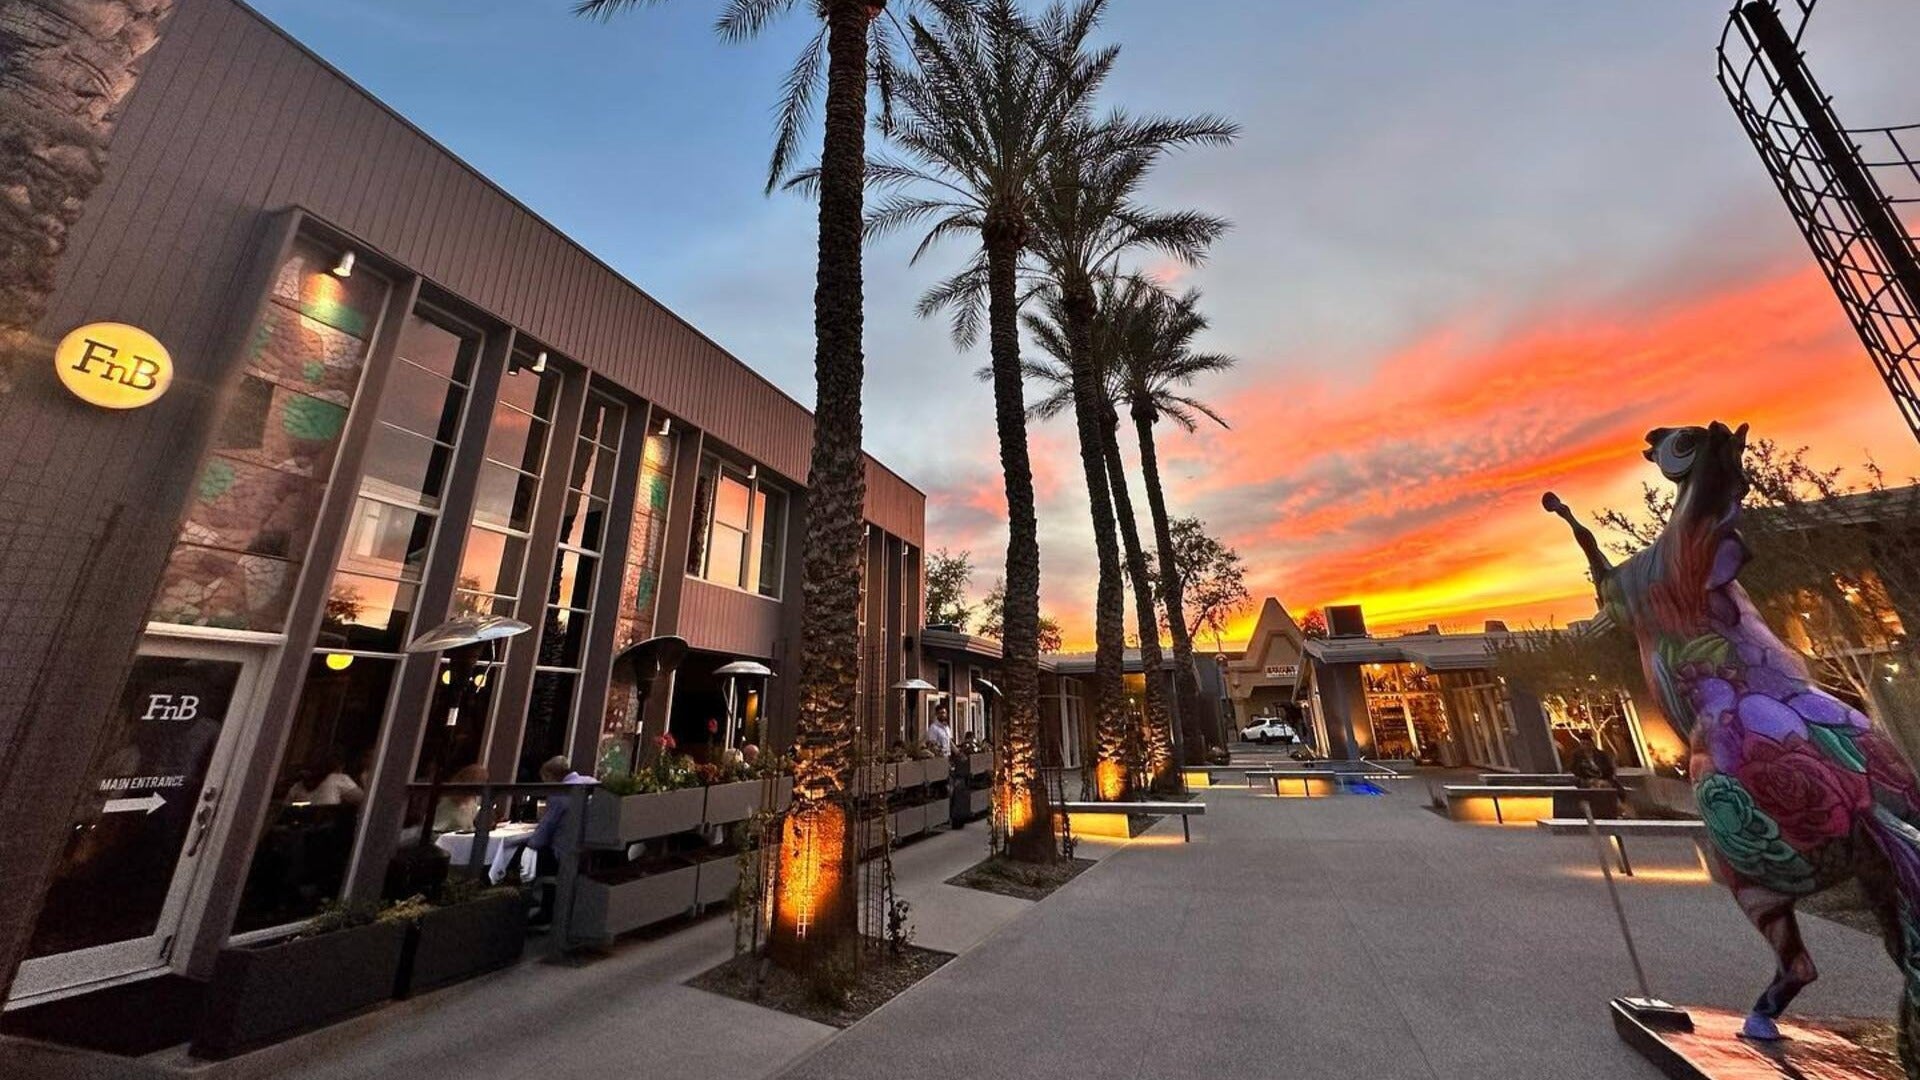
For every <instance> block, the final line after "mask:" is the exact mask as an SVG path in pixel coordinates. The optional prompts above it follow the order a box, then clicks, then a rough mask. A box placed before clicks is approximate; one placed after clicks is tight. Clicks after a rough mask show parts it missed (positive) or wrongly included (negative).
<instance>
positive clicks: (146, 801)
mask: <svg viewBox="0 0 1920 1080" xmlns="http://www.w3.org/2000/svg"><path fill="white" fill-rule="evenodd" d="M165 805H167V800H166V799H164V798H162V797H161V796H160V795H159V794H158V793H157V792H156V793H154V794H152V795H145V796H142V797H141V798H138V799H108V800H107V805H106V806H105V807H104V810H105V812H106V813H109V814H132V813H143V814H151V813H153V812H154V811H155V810H158V809H160V808H161V807H163V806H165Z"/></svg>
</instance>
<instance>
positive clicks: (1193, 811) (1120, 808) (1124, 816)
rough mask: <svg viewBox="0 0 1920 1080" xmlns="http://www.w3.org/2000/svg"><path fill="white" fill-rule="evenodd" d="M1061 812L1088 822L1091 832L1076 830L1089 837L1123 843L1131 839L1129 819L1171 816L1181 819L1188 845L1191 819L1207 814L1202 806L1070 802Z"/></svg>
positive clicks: (1191, 836) (1182, 831)
mask: <svg viewBox="0 0 1920 1080" xmlns="http://www.w3.org/2000/svg"><path fill="white" fill-rule="evenodd" d="M1060 809H1061V810H1062V811H1064V812H1065V813H1066V814H1067V816H1068V817H1084V818H1089V819H1091V823H1092V824H1093V826H1094V827H1093V828H1091V829H1087V828H1079V827H1078V826H1076V827H1075V828H1076V830H1077V831H1079V832H1082V833H1085V834H1086V835H1088V836H1116V837H1119V838H1120V839H1122V840H1131V839H1133V825H1132V817H1133V815H1134V814H1158V815H1161V816H1167V815H1174V816H1178V817H1179V818H1180V835H1181V836H1182V837H1184V838H1185V840H1186V842H1187V843H1192V842H1193V826H1192V824H1191V822H1192V821H1193V819H1194V818H1195V817H1197V816H1199V815H1201V814H1204V813H1206V812H1207V804H1206V803H1201V802H1069V803H1061V804H1060Z"/></svg>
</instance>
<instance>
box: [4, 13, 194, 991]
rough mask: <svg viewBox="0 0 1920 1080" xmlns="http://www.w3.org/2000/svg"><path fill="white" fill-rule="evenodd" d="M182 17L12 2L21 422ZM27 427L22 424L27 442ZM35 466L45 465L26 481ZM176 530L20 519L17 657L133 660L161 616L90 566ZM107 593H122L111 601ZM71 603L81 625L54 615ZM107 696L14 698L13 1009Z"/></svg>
mask: <svg viewBox="0 0 1920 1080" xmlns="http://www.w3.org/2000/svg"><path fill="white" fill-rule="evenodd" d="M173 8H174V0H25V2H20V0H4V2H0V397H5V398H9V399H11V404H10V405H9V406H8V408H9V409H10V410H11V411H12V413H13V415H14V419H16V420H19V419H20V418H22V417H30V416H31V415H32V414H33V413H34V411H35V410H36V408H37V407H38V406H37V402H36V400H34V399H32V398H31V397H30V393H31V392H32V391H33V389H34V388H35V387H36V386H52V387H53V389H51V390H49V391H47V392H48V393H52V394H57V395H60V396H62V397H64V396H65V394H64V392H63V391H61V390H60V389H58V384H57V383H55V382H54V380H53V378H52V372H51V370H48V369H50V368H51V354H52V351H53V350H52V343H51V342H50V341H48V340H47V339H46V338H45V337H44V336H42V335H41V322H42V320H43V319H44V318H45V317H46V314H47V308H48V304H49V301H50V300H51V298H52V295H53V287H54V279H55V272H56V270H57V268H58V265H59V260H60V257H61V255H62V254H64V253H65V251H66V248H67V244H68V239H69V233H70V231H71V230H72V228H73V226H74V224H75V223H76V222H78V221H79V220H80V215H81V213H82V211H83V209H84V208H85V206H86V205H87V202H88V200H89V198H90V197H91V196H92V195H93V194H94V192H95V190H96V189H97V188H98V187H99V185H100V181H101V178H102V177H103V176H104V175H105V172H106V167H107V155H108V150H109V148H110V147H111V144H112V142H113V136H114V132H115V130H116V129H117V127H118V126H119V121H120V117H121V112H122V109H123V108H124V106H125V104H126V101H127V98H128V96H129V95H130V94H132V92H133V90H134V88H135V87H136V86H137V85H139V81H140V74H141V69H142V67H143V65H144V61H145V58H146V56H147V54H148V53H149V52H151V51H152V50H153V47H154V46H155V45H156V44H158V43H159V41H160V38H161V35H162V33H163V32H164V30H165V26H166V20H167V18H168V16H169V15H170V14H171V13H172V11H173ZM41 364H46V365H47V369H42V370H43V371H44V376H43V377H42V378H40V379H39V380H31V379H29V380H25V381H24V382H21V383H20V385H19V386H17V385H16V382H17V380H16V378H15V374H16V372H20V371H24V370H27V367H28V366H29V365H31V366H35V367H37V366H39V365H41ZM201 416H202V419H204V412H202V414H201ZM24 422H25V421H24V420H21V422H20V423H13V424H10V425H9V429H10V430H11V431H15V432H17V431H19V430H21V428H22V424H23V423H24ZM177 434H178V436H179V439H180V445H182V446H186V447H194V446H197V445H198V441H197V440H198V439H200V438H202V437H203V436H204V429H203V428H202V429H201V430H181V431H179V432H178V433H177ZM188 452H191V451H188ZM26 461H30V462H31V464H30V465H27V466H23V467H18V471H17V472H16V471H14V466H18V465H19V462H26ZM19 462H15V463H14V466H10V467H9V469H8V471H7V472H5V473H4V474H0V489H4V490H5V501H6V502H7V503H8V505H9V506H13V505H14V504H15V501H16V499H18V500H19V501H20V502H22V503H26V504H28V505H31V504H32V503H33V502H35V501H36V500H34V499H33V498H32V497H30V496H27V497H22V496H21V491H22V489H23V486H26V485H31V486H35V487H38V486H41V485H44V484H45V483H46V476H47V474H46V470H45V463H44V461H41V460H39V459H34V458H33V457H32V455H27V456H25V457H22V458H19ZM162 471H163V473H164V472H165V470H162ZM182 479H184V478H182ZM156 498H157V499H159V498H163V496H161V495H156ZM39 501H44V500H39ZM95 509H96V510H97V509H99V508H95ZM176 524H177V523H175V522H171V521H168V522H166V523H164V524H156V523H155V522H154V521H153V519H152V518H151V517H149V518H147V519H145V521H144V522H143V523H142V525H141V526H137V527H134V528H128V527H127V526H126V524H125V522H124V520H123V519H122V515H121V514H120V513H119V510H118V508H117V507H109V508H107V509H106V510H105V511H104V512H90V513H80V512H78V510H74V511H73V512H70V513H66V514H64V515H61V516H59V518H58V520H56V521H51V522H49V521H44V520H38V519H36V520H29V519H28V517H27V516H26V515H25V514H24V512H22V513H21V514H14V513H11V512H10V513H9V516H8V520H7V521H6V525H7V526H8V538H9V542H8V543H7V544H6V545H4V547H5V548H6V549H7V550H6V552H5V554H6V556H7V557H6V558H5V559H4V565H5V567H6V569H7V574H6V575H5V576H6V578H7V580H8V581H10V582H15V583H16V585H15V587H14V588H13V589H12V591H11V592H10V593H9V595H8V600H9V602H10V603H11V604H12V606H13V607H14V608H15V609H16V610H17V611H20V612H23V613H40V614H44V615H45V616H46V617H44V618H19V619H15V620H13V621H12V622H11V623H10V624H9V626H8V632H9V634H11V635H12V638H11V640H10V641H9V652H10V655H11V656H14V657H24V656H33V657H38V658H39V668H40V671H41V674H42V675H43V676H47V675H49V674H50V673H61V672H80V671H96V670H98V669H99V668H100V667H101V664H102V658H103V657H106V656H107V655H108V654H109V653H112V652H113V651H114V650H115V649H123V651H120V652H119V656H120V657H123V658H124V657H125V656H126V655H128V654H129V653H131V652H132V648H133V646H132V642H133V639H134V638H135V636H136V635H137V634H138V632H139V627H140V625H141V622H142V619H143V616H144V615H145V613H146V606H145V603H144V601H143V600H137V601H134V602H131V603H129V602H128V600H127V596H128V594H130V593H133V594H137V595H141V596H144V594H143V593H139V591H138V586H135V585H131V584H130V583H128V582H127V581H125V580H117V581H116V580H112V579H113V574H112V573H111V572H110V571H107V572H102V573H99V574H97V575H96V574H95V573H93V572H92V571H91V570H90V569H89V567H90V566H95V567H97V566H101V565H104V566H108V567H110V566H112V565H113V561H112V558H107V559H104V560H100V561H99V562H96V556H98V555H99V554H100V553H101V552H103V551H105V552H109V553H111V554H112V555H115V556H117V555H124V554H128V553H130V552H131V551H134V550H144V551H151V550H154V549H153V547H151V546H150V545H152V544H158V543H164V542H166V541H165V540H164V539H162V538H161V537H160V536H158V535H156V532H157V531H162V530H164V532H165V536H166V538H171V536H172V535H173V529H174V528H175V527H176ZM129 536H133V537H134V539H133V541H132V542H131V543H130V542H129ZM134 543H137V544H139V545H140V546H139V547H137V548H136V547H134V546H133V544H134ZM123 577H124V575H123ZM20 582H33V583H34V587H33V588H27V587H26V586H24V585H19V584H18V583H20ZM148 584H150V582H148ZM103 595H106V596H114V597H117V599H115V600H113V602H102V596H103ZM62 605H64V610H65V611H67V612H68V613H70V614H81V615H82V618H81V619H79V620H75V621H70V620H69V619H68V618H66V617H58V618H56V617H54V616H55V614H56V612H58V611H60V610H62ZM109 643H112V644H111V645H109ZM16 681H17V682H18V683H21V684H28V683H29V680H27V679H25V678H22V679H19V680H16ZM105 697H106V692H105V691H103V689H102V688H101V687H100V686H98V685H94V686H85V685H82V686H76V685H73V684H72V683H70V682H69V683H63V682H62V680H61V679H60V678H57V677H53V678H43V679H39V680H32V681H31V683H30V685H20V686H15V687H13V688H12V692H10V693H8V694H7V695H6V696H5V700H4V701H0V761H5V762H6V763H7V766H8V767H7V768H4V769H0V811H4V813H0V817H3V818H4V820H5V821H6V822H7V831H8V833H9V837H8V838H7V840H6V841H5V842H0V852H3V853H4V862H5V865H6V866H7V868H8V876H9V880H8V894H9V902H8V903H7V905H6V910H5V911H4V912H0V1000H5V998H6V996H7V991H8V989H9V988H10V987H11V986H12V983H13V976H14V974H15V972H16V970H17V968H18V965H19V963H20V961H21V960H22V959H23V958H24V957H25V954H26V951H27V947H28V942H29V940H30V938H31V936H32V933H33V926H34V921H35V918H36V916H37V915H38V912H39V909H40V902H41V898H42V897H43V896H44V895H45V893H46V888H47V885H48V883H49V882H50V881H51V880H52V878H53V875H54V872H55V869H56V867H57V866H58V864H59V861H60V855H61V852H62V850H63V849H64V848H65V847H66V844H67V840H68V830H69V828H70V827H71V824H72V820H71V818H72V811H73V795H74V791H73V789H74V788H75V787H76V786H77V785H78V784H79V783H81V782H83V781H84V779H85V776H86V773H87V770H88V768H89V767H90V766H91V765H92V762H93V758H94V750H95V748H96V747H97V746H98V745H99V743H100V741H101V739H102V737H103V735H104V732H105V730H106V726H107V723H108V720H109V716H110V709H109V705H108V703H107V702H106V701H105V700H102V699H104V698H105Z"/></svg>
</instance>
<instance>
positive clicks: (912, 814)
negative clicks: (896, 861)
mask: <svg viewBox="0 0 1920 1080" xmlns="http://www.w3.org/2000/svg"><path fill="white" fill-rule="evenodd" d="M926 831H927V808H926V806H925V805H921V806H908V807H905V808H903V809H899V810H895V811H894V812H893V838H894V839H895V840H905V839H907V838H908V837H912V836H919V835H920V834H921V833H923V832H926Z"/></svg>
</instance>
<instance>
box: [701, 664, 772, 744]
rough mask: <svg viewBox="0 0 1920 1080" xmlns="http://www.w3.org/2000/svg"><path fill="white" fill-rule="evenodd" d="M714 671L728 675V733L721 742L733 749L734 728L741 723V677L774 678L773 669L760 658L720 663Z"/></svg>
mask: <svg viewBox="0 0 1920 1080" xmlns="http://www.w3.org/2000/svg"><path fill="white" fill-rule="evenodd" d="M713 673H714V674H715V675H725V676H726V677H727V734H726V739H725V741H723V742H722V743H721V744H720V747H721V749H722V750H731V749H733V734H734V730H735V728H736V727H737V725H738V723H739V708H738V704H737V697H738V694H739V688H740V677H741V676H742V675H747V676H751V677H753V678H758V679H771V678H773V669H772V668H770V667H768V666H767V665H765V664H763V663H761V662H760V661H758V660H735V661H733V662H732V663H730V664H722V665H720V666H719V667H717V668H715V669H714V670H713Z"/></svg>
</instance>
